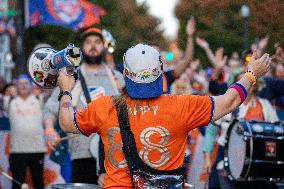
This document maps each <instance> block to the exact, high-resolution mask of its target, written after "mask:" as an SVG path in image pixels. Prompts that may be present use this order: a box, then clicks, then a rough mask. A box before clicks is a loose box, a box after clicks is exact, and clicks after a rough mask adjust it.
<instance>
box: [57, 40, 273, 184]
mask: <svg viewBox="0 0 284 189" xmlns="http://www.w3.org/2000/svg"><path fill="white" fill-rule="evenodd" d="M270 62H271V59H270V57H269V55H268V54H265V55H263V56H262V57H261V58H259V59H255V55H254V56H253V57H252V59H251V61H250V64H248V72H246V74H245V75H244V76H243V77H242V78H241V79H240V80H239V81H238V82H237V83H235V84H234V85H232V86H231V87H230V88H229V89H228V90H227V92H226V93H225V94H224V95H221V96H212V97H209V96H192V95H181V96H176V95H163V94H162V93H163V89H162V85H163V81H162V62H161V58H160V54H159V52H158V51H157V50H156V49H154V48H153V47H150V46H148V45H143V44H138V45H136V46H134V47H132V48H130V49H128V50H127V52H126V53H125V55H124V79H125V83H126V89H125V91H124V94H122V95H121V96H119V97H117V98H116V99H119V100H118V101H121V102H125V103H126V104H127V108H128V115H129V125H130V129H131V131H132V132H133V135H134V138H135V142H136V146H137V152H138V154H139V157H140V158H141V159H142V161H143V162H144V163H145V164H146V165H148V166H149V167H151V168H154V169H155V170H158V171H160V170H164V171H165V170H176V169H178V168H179V167H181V166H182V163H183V160H184V152H185V146H186V137H187V133H188V132H189V131H190V130H192V129H194V128H196V127H199V126H202V125H207V124H208V123H209V122H210V121H211V120H218V119H219V118H221V117H222V116H224V115H226V114H228V113H230V112H232V111H233V110H234V109H235V108H236V107H238V106H239V105H240V104H241V103H242V102H243V101H244V100H245V98H246V95H247V93H246V91H248V90H249V89H250V88H251V87H252V86H253V84H254V83H255V82H256V79H257V78H259V77H261V76H263V75H264V74H265V73H266V72H267V71H268V69H269V66H270ZM58 84H59V87H60V89H61V91H62V93H61V95H60V96H59V98H58V99H59V101H60V108H59V122H60V125H61V128H62V129H63V130H64V131H65V132H71V133H81V134H83V135H87V136H89V135H91V134H92V133H95V132H97V133H98V134H99V135H100V136H101V137H102V140H103V143H104V148H105V149H104V151H105V157H106V158H105V169H106V177H105V182H104V184H105V185H104V188H131V187H132V186H133V185H132V182H131V178H132V175H129V171H128V166H127V163H128V162H127V161H126V159H125V156H124V154H123V151H122V146H123V145H122V142H121V133H120V127H119V124H118V117H117V112H116V108H115V106H114V103H113V100H112V97H109V96H106V97H102V98H99V99H97V100H94V101H92V103H90V104H89V106H88V107H87V108H86V109H83V110H79V111H77V112H75V113H74V112H73V109H72V104H71V99H72V95H71V94H70V90H71V89H72V88H73V86H74V80H73V78H72V77H69V76H68V75H67V74H65V73H63V72H60V76H59V79H58ZM134 187H135V188H145V187H143V186H142V187H137V186H134ZM158 188H162V187H158ZM173 188H182V187H173Z"/></svg>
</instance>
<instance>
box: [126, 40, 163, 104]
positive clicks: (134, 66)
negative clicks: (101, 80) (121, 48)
mask: <svg viewBox="0 0 284 189" xmlns="http://www.w3.org/2000/svg"><path fill="white" fill-rule="evenodd" d="M124 74H125V84H126V91H127V94H128V96H130V97H131V98H139V99H147V98H155V97H159V96H160V95H161V94H162V93H163V78H162V61H161V56H160V53H159V52H158V51H157V50H156V49H155V48H153V47H151V46H149V45H143V44H138V45H136V46H134V47H131V48H129V49H128V50H127V51H126V53H125V54H124Z"/></svg>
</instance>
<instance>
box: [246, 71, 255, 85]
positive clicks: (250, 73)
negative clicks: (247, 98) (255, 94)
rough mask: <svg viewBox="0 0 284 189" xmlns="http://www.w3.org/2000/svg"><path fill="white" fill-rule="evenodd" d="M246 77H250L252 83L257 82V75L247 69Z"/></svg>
mask: <svg viewBox="0 0 284 189" xmlns="http://www.w3.org/2000/svg"><path fill="white" fill-rule="evenodd" d="M245 77H247V78H249V79H250V80H251V81H252V85H255V84H256V76H255V75H254V73H253V72H252V71H247V72H246V73H245Z"/></svg>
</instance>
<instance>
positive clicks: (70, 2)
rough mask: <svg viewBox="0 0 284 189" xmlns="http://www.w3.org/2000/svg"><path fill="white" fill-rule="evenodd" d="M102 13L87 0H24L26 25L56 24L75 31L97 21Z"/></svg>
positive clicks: (104, 12)
mask: <svg viewBox="0 0 284 189" xmlns="http://www.w3.org/2000/svg"><path fill="white" fill-rule="evenodd" d="M104 14H106V11H105V10H104V9H103V8H101V7H99V6H97V5H95V4H93V3H90V2H88V1H87V0H26V27H34V26H37V25H58V26H62V27H65V28H68V29H72V30H75V31H76V30H78V29H80V28H86V27H90V26H92V25H94V24H97V23H99V22H100V16H102V15H104Z"/></svg>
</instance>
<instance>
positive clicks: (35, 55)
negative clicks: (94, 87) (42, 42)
mask: <svg viewBox="0 0 284 189" xmlns="http://www.w3.org/2000/svg"><path fill="white" fill-rule="evenodd" d="M82 59H83V56H82V52H81V50H80V48H78V47H75V46H74V45H73V44H69V45H68V46H67V48H65V49H63V50H61V51H59V52H57V51H55V50H54V49H52V48H49V47H43V48H39V49H36V50H35V51H33V52H32V54H31V55H30V57H29V59H28V65H27V66H28V73H29V74H30V76H31V78H32V80H33V81H34V83H36V84H37V85H39V86H40V87H42V88H45V89H51V88H54V87H56V86H57V78H58V72H59V70H61V69H66V72H67V73H68V74H69V75H72V76H74V77H75V80H77V79H78V67H79V65H80V63H81V61H82Z"/></svg>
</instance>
